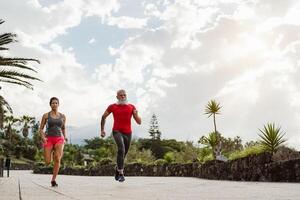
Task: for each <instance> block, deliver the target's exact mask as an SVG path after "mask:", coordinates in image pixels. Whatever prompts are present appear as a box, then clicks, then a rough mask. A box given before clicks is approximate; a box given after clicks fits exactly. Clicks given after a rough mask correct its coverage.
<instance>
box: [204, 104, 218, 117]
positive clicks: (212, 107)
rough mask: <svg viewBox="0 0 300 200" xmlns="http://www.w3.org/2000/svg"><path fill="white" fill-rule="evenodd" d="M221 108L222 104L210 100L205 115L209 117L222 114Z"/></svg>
mask: <svg viewBox="0 0 300 200" xmlns="http://www.w3.org/2000/svg"><path fill="white" fill-rule="evenodd" d="M221 108H222V107H221V106H220V103H217V102H216V101H215V100H210V101H209V102H208V104H207V105H206V107H205V114H207V115H208V117H210V116H211V115H213V114H220V109H221Z"/></svg>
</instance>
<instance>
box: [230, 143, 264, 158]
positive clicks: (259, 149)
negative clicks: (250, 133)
mask: <svg viewBox="0 0 300 200" xmlns="http://www.w3.org/2000/svg"><path fill="white" fill-rule="evenodd" d="M263 152H265V150H264V147H263V146H262V145H254V146H250V147H248V148H246V149H244V150H241V151H235V152H233V153H231V154H230V155H229V158H228V159H229V160H235V159H238V158H244V157H247V156H250V155H256V154H260V153H263Z"/></svg>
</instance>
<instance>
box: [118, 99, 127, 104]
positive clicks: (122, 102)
mask: <svg viewBox="0 0 300 200" xmlns="http://www.w3.org/2000/svg"><path fill="white" fill-rule="evenodd" d="M127 103H128V101H127V99H124V100H118V101H117V104H118V105H126V104H127Z"/></svg>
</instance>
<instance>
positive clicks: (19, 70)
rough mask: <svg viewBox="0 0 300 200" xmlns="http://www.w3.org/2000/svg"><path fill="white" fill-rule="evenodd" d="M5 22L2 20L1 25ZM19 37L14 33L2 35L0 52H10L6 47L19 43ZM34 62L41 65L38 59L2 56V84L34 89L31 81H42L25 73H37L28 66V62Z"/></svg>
mask: <svg viewBox="0 0 300 200" xmlns="http://www.w3.org/2000/svg"><path fill="white" fill-rule="evenodd" d="M3 23H4V21H3V20H2V19H0V25H1V24H3ZM16 37H17V35H16V34H13V33H3V34H1V35H0V51H5V50H9V49H8V48H7V47H4V45H7V44H10V43H13V42H17V40H16V39H15V38H16ZM30 61H34V62H37V63H40V61H39V60H37V59H32V58H15V57H13V58H7V57H3V56H1V55H0V82H6V83H11V84H16V85H22V86H25V87H27V88H30V89H33V85H32V83H30V82H29V81H32V80H38V81H41V80H40V79H38V78H36V77H34V76H31V75H29V74H27V73H24V70H25V71H31V72H35V73H37V71H36V70H34V69H33V68H31V67H29V66H28V62H30Z"/></svg>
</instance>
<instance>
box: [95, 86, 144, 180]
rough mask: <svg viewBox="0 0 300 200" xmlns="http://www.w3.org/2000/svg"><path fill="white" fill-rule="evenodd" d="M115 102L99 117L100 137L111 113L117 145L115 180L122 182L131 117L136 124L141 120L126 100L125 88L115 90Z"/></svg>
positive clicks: (130, 132) (102, 135)
mask: <svg viewBox="0 0 300 200" xmlns="http://www.w3.org/2000/svg"><path fill="white" fill-rule="evenodd" d="M117 100H118V101H117V103H114V104H111V105H109V106H108V108H107V109H106V110H105V112H104V114H103V115H102V118H101V133H100V135H101V137H104V136H105V131H104V125H105V119H106V117H107V116H108V115H109V114H110V113H112V114H113V118H114V124H113V128H112V135H113V138H114V140H115V142H116V144H117V147H118V154H117V166H116V169H115V179H116V181H119V182H123V181H125V178H124V159H125V156H126V154H127V152H128V150H129V146H130V141H131V134H132V130H131V117H133V119H134V120H135V121H136V123H137V124H139V125H140V124H141V123H142V120H141V118H140V117H139V115H138V112H137V110H136V108H135V106H134V105H132V104H129V103H128V102H127V97H126V92H125V90H119V91H117Z"/></svg>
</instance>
